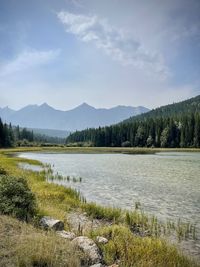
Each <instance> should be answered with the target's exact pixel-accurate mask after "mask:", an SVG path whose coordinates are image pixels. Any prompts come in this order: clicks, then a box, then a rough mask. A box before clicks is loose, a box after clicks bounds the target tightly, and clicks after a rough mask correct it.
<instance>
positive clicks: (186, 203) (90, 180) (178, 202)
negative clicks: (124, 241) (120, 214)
mask: <svg viewBox="0 0 200 267" xmlns="http://www.w3.org/2000/svg"><path fill="white" fill-rule="evenodd" d="M20 156H21V157H27V158H30V159H37V160H40V161H42V162H43V163H48V164H51V165H52V166H54V167H53V170H54V171H55V172H58V173H59V174H61V175H64V176H67V175H70V176H77V177H82V182H81V183H73V182H67V181H57V182H58V183H61V184H66V185H67V186H69V185H70V186H71V187H74V188H76V189H78V190H80V191H81V192H82V193H83V195H84V196H85V197H86V199H87V200H90V201H95V202H97V203H100V204H103V205H110V206H118V207H122V208H127V209H131V208H132V207H133V206H134V203H135V202H136V201H140V202H141V203H142V205H143V207H144V210H145V211H147V212H149V213H151V214H154V215H156V216H158V217H159V218H160V219H161V220H162V219H164V220H166V219H171V220H173V221H176V220H178V218H181V220H182V221H190V222H191V223H193V224H195V225H196V226H197V228H199V229H200V153H182V152H171V153H158V154H155V155H124V154H46V153H45V154H42V153H23V154H21V155H20ZM196 249H198V251H199V254H200V247H199V244H198V242H197V246H196Z"/></svg>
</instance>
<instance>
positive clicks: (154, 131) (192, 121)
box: [66, 96, 200, 148]
mask: <svg viewBox="0 0 200 267" xmlns="http://www.w3.org/2000/svg"><path fill="white" fill-rule="evenodd" d="M66 143H67V144H73V143H88V144H90V145H91V146H96V147H106V146H111V147H119V146H122V147H163V148H165V147H166V148H170V147H171V148H179V147H181V148H184V147H185V148H187V147H196V148H199V147H200V96H197V97H195V98H192V99H189V100H186V101H183V102H180V103H177V104H172V105H167V106H164V107H160V108H158V109H155V110H152V111H150V112H148V113H145V114H141V115H138V116H135V117H131V118H130V119H128V120H125V121H123V122H122V123H119V124H116V125H112V126H107V127H99V128H97V129H86V130H84V131H76V132H75V133H72V134H71V135H70V136H69V137H68V138H67V139H66Z"/></svg>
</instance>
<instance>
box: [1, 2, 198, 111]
mask: <svg viewBox="0 0 200 267" xmlns="http://www.w3.org/2000/svg"><path fill="white" fill-rule="evenodd" d="M199 15H200V1H199V0H168V1H164V0H151V1H149V0H143V1H139V0H137V1H136V0H123V1H122V0H42V1H41V0H29V1H27V0H0V107H4V106H9V107H11V108H13V109H20V108H21V107H23V106H26V105H28V104H42V103H43V102H46V103H48V104H49V105H51V106H53V107H55V108H57V109H62V110H68V109H71V108H73V107H75V106H77V105H80V104H81V103H83V102H86V103H88V104H90V105H92V106H95V107H97V108H99V107H102V108H103V107H105V108H109V107H113V106H117V105H130V106H145V107H148V108H155V107H158V106H161V105H165V104H169V103H174V102H178V101H181V100H185V99H188V98H190V97H193V96H196V95H199V94H200V19H199Z"/></svg>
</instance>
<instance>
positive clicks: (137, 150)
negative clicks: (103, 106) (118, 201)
mask: <svg viewBox="0 0 200 267" xmlns="http://www.w3.org/2000/svg"><path fill="white" fill-rule="evenodd" d="M17 152H47V153H48V152H49V153H85V154H87V153H91V154H92V153H94V154H95V153H124V154H155V153H159V152H200V148H145V147H67V146H60V147H59V146H56V147H17V148H8V149H0V153H3V154H9V153H17Z"/></svg>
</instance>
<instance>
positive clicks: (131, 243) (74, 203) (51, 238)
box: [0, 148, 198, 267]
mask: <svg viewBox="0 0 200 267" xmlns="http://www.w3.org/2000/svg"><path fill="white" fill-rule="evenodd" d="M23 150H25V148H24V149H23ZM26 150H27V148H26ZM32 150H34V151H36V150H38V148H34V149H32ZM72 150H73V151H74V149H72ZM21 151H22V150H21ZM46 151H49V150H48V149H46ZM68 151H69V150H68ZM89 151H90V149H89ZM8 152H9V153H13V152H16V150H2V151H1V153H0V170H1V176H0V177H5V175H7V176H9V177H10V176H11V177H16V179H19V178H20V179H21V178H23V179H24V180H25V181H26V182H27V186H28V187H29V188H30V189H31V191H32V192H33V193H34V195H35V199H36V203H37V212H36V214H35V217H33V220H32V224H33V225H37V219H38V218H39V217H40V216H42V215H50V216H52V217H55V218H58V219H61V220H63V221H64V222H65V221H66V214H67V213H68V212H71V211H79V212H83V211H84V212H87V215H88V216H90V217H92V218H98V219H101V220H104V221H107V222H109V224H110V225H109V226H105V227H101V228H100V229H98V230H95V231H89V232H88V233H87V234H88V235H89V236H91V237H92V238H94V239H95V237H96V236H97V235H102V236H105V237H106V238H108V240H109V242H108V243H107V244H105V245H102V244H101V245H99V246H100V248H101V251H102V254H103V258H104V261H105V263H106V264H112V263H114V262H116V261H119V265H120V266H121V267H131V266H134V267H136V266H138V267H139V266H143V267H146V266H148V267H155V266H159V267H162V266H169V267H172V266H180V267H184V266H185V267H186V266H187V267H190V266H198V265H197V264H196V263H194V262H192V260H190V259H188V258H186V257H184V256H183V255H181V253H180V252H178V250H177V249H176V248H175V247H174V246H172V245H169V244H167V243H166V241H164V240H163V239H162V238H161V235H160V228H161V226H160V225H159V224H158V222H157V220H156V219H155V218H154V219H152V218H148V217H147V216H146V215H145V214H143V213H140V212H138V211H137V209H136V210H134V211H132V212H124V211H122V210H120V209H114V208H106V207H101V206H98V205H96V204H94V203H87V202H86V200H85V199H84V198H83V197H82V196H81V195H80V193H79V192H77V191H75V190H73V189H71V188H65V187H63V186H59V185H55V184H53V183H47V182H46V171H42V172H33V171H28V170H22V169H20V168H19V167H18V163H20V162H25V163H30V164H37V165H41V163H40V162H37V161H33V160H27V159H21V158H16V157H8V156H7V155H5V153H8ZM109 152H110V151H109ZM126 152H127V151H126ZM1 179H2V178H1ZM136 208H137V207H136ZM65 225H67V224H65ZM135 227H136V228H137V230H138V231H139V234H136V229H135ZM169 229H170V227H169ZM177 229H178V228H177ZM180 229H182V228H180ZM66 230H67V229H66ZM163 231H164V228H163V229H162V234H164V232H163ZM140 233H141V234H140ZM142 233H147V235H142ZM185 233H186V232H185ZM187 233H188V234H192V231H191V232H190V231H189V232H187ZM0 241H1V242H0V244H1V245H0V246H1V250H0V266H55V267H56V266H87V260H86V259H84V256H83V255H82V254H80V252H79V251H77V250H76V248H73V247H72V246H71V244H70V243H69V242H67V241H65V240H61V239H60V238H58V237H57V236H55V234H54V233H51V232H43V231H42V230H40V229H37V228H36V227H33V226H32V225H30V224H26V223H22V222H20V223H19V222H18V221H17V220H16V219H13V218H11V217H7V216H4V215H1V216H0ZM66 259H67V260H66ZM81 264H82V265H81Z"/></svg>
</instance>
